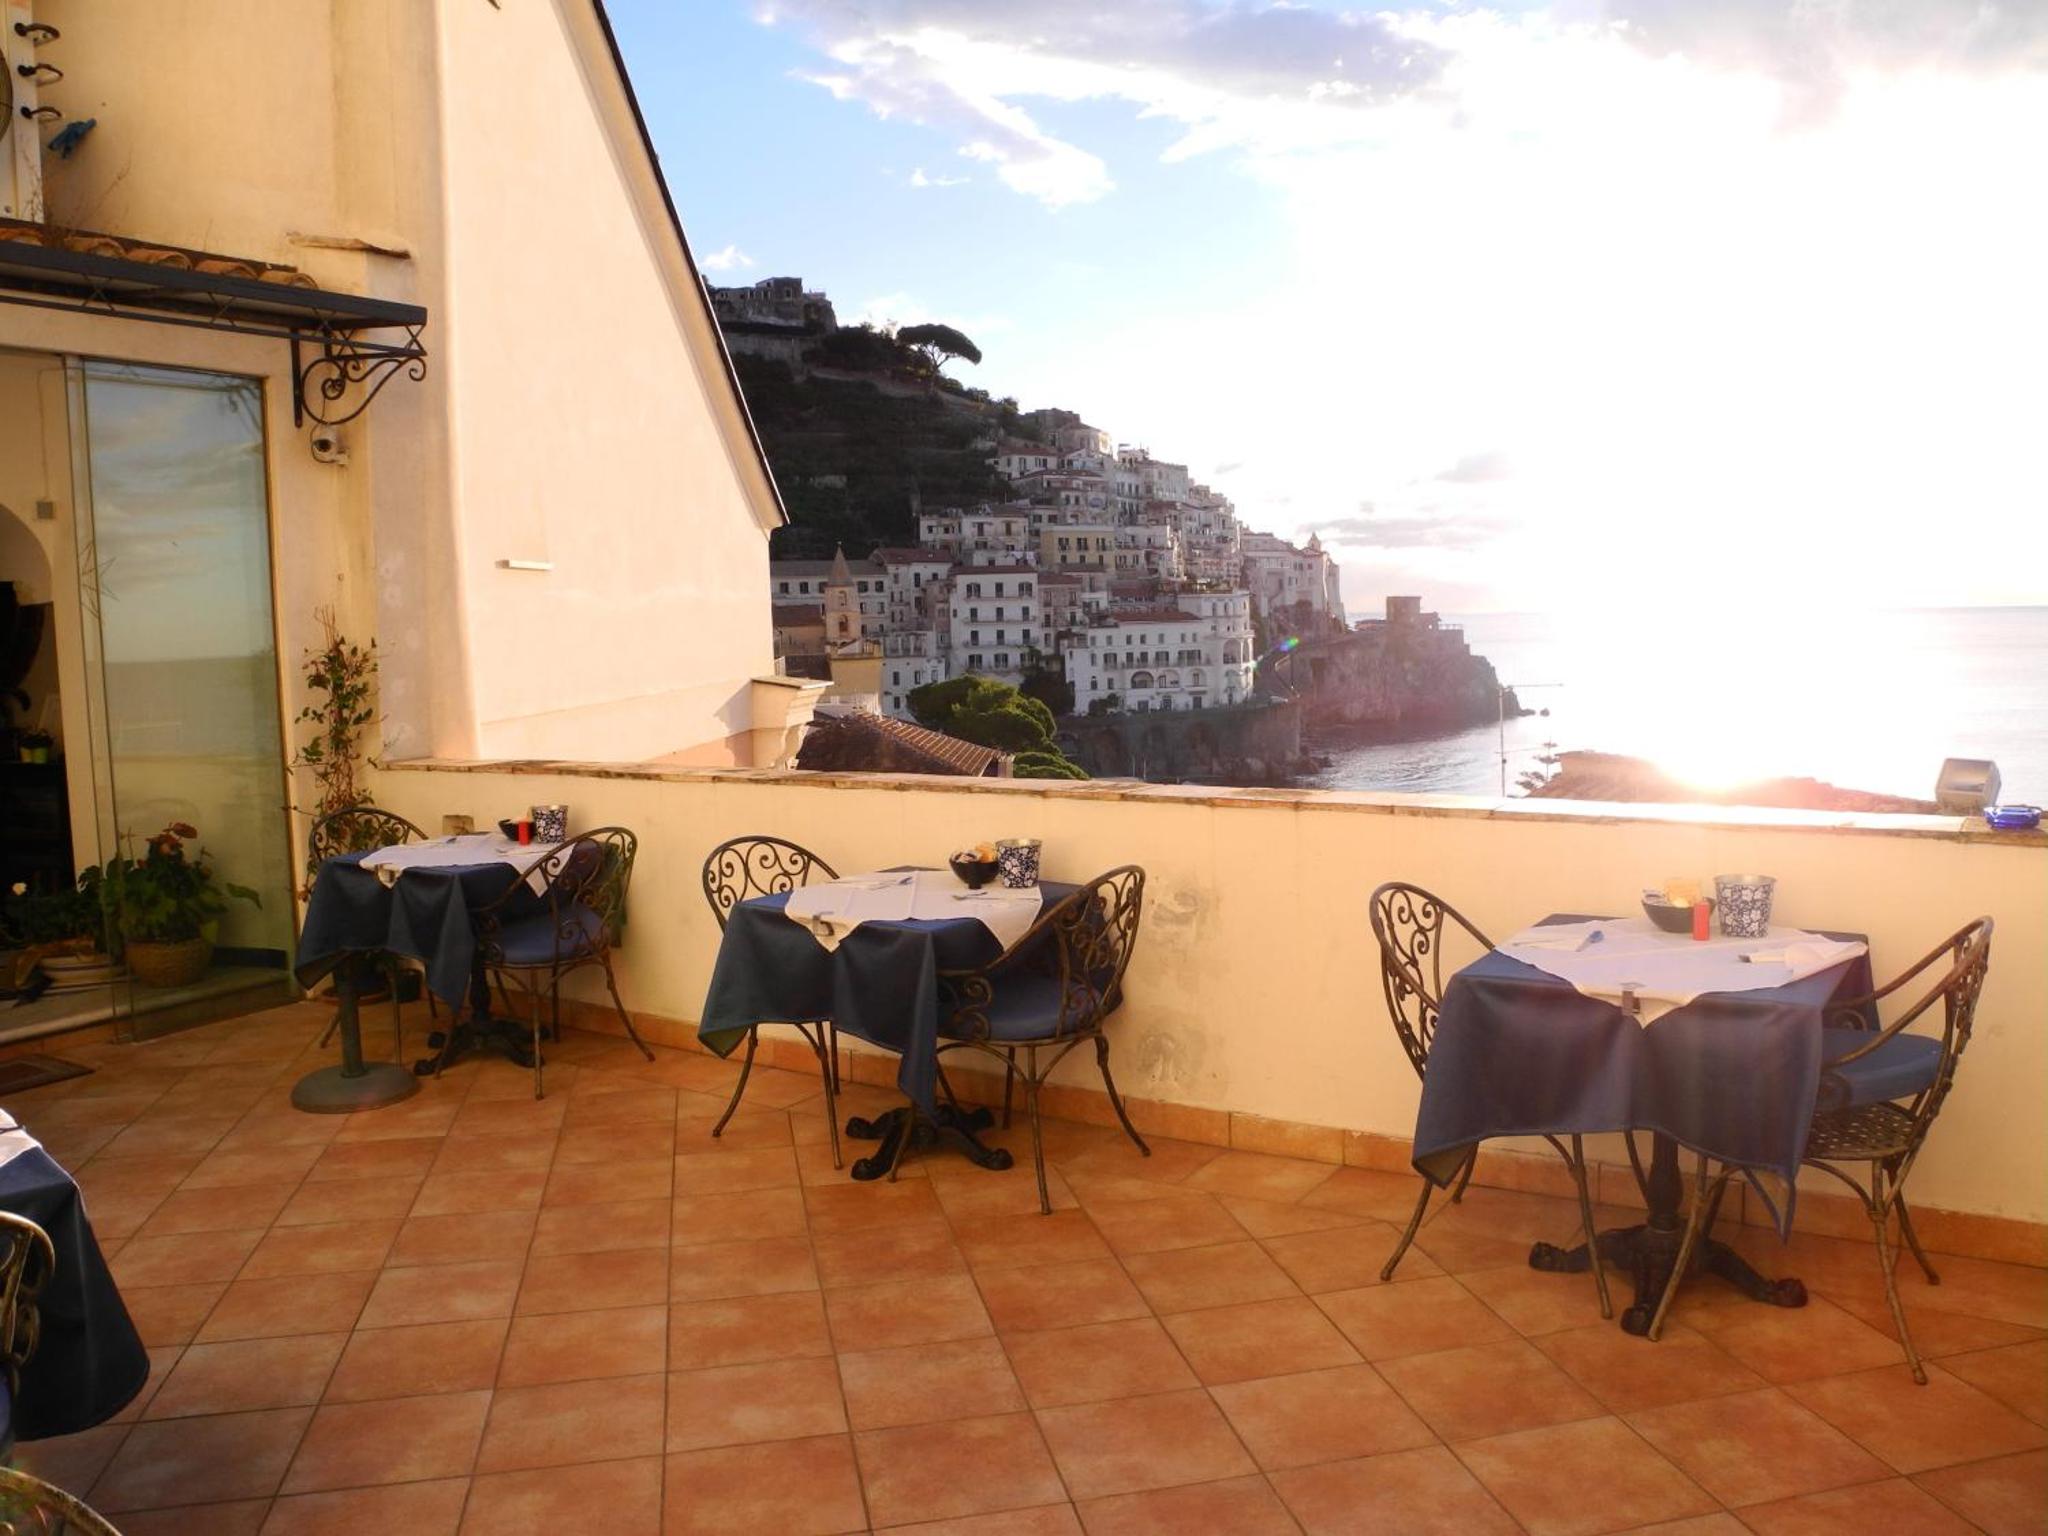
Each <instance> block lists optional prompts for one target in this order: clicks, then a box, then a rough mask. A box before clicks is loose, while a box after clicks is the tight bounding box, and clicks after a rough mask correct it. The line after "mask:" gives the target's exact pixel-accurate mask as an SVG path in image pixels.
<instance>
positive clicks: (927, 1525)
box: [883, 1504, 1085, 1536]
mask: <svg viewBox="0 0 2048 1536" xmlns="http://www.w3.org/2000/svg"><path fill="white" fill-rule="evenodd" d="M883 1531H884V1532H885V1533H886V1536H1085V1533H1084V1532H1083V1531H1082V1529H1081V1520H1080V1517H1079V1516H1078V1515H1076V1514H1075V1513H1074V1506H1073V1505H1071V1504H1041V1505H1039V1506H1037V1507H1036V1508H1035V1509H1005V1510H1000V1511H998V1512H997V1513H995V1514H992V1515H962V1516H961V1517H960V1518H959V1519H958V1520H920V1521H918V1522H917V1523H916V1524H914V1525H891V1526H886V1527H884V1528H883Z"/></svg>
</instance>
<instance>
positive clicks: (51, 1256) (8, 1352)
mask: <svg viewBox="0 0 2048 1536" xmlns="http://www.w3.org/2000/svg"><path fill="white" fill-rule="evenodd" d="M56 1267H57V1250H56V1248H55V1247H54V1246H52V1244H51V1242H50V1234H49V1233H47V1232H45V1231H44V1230H43V1229H42V1228H41V1227H39V1226H37V1225H36V1224H35V1223H34V1222H32V1221H30V1220H29V1219H28V1218H27V1217H25V1216H16V1215H14V1214H13V1213H12V1212H9V1211H0V1460H5V1459H6V1458H7V1457H8V1456H10V1455H12V1454H13V1451H14V1399H15V1397H16V1395H17V1394H18V1393H19V1392H20V1391H21V1368H22V1367H23V1366H24V1365H26V1364H27V1363H28V1360H29V1357H30V1356H31V1355H33V1354H34V1353H35V1352H36V1341H37V1339H38V1338H39V1337H40V1336H41V1332H42V1317H41V1314H40V1313H39V1312H38V1311H37V1310H36V1300H37V1298H38V1297H39V1296H40V1295H41V1294H42V1289H43V1287H44V1286H45V1285H46V1284H48V1283H49V1279H50V1275H51V1273H52V1271H54V1270H55V1269H56ZM4 1510H5V1506H4V1505H0V1513H4ZM0 1529H4V1527H0Z"/></svg>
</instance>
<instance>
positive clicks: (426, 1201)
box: [411, 1169, 547, 1216]
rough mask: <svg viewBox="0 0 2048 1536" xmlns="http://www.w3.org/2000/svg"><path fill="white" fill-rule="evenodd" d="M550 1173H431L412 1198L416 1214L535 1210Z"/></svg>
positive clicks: (533, 1171)
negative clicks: (416, 1194) (417, 1193)
mask: <svg viewBox="0 0 2048 1536" xmlns="http://www.w3.org/2000/svg"><path fill="white" fill-rule="evenodd" d="M546 1183H547V1175H546V1174H545V1173H544V1172H541V1171H540V1170H538V1169H529V1170H527V1171H525V1172H522V1173H430V1174H428V1175H427V1178H426V1182H425V1183H423V1184H421V1185H420V1192H419V1195H418V1196H417V1197H416V1198H415V1199H414V1200H413V1203H412V1211H411V1214H412V1215H414V1216H465V1215H471V1214H475V1213H477V1212H482V1211H534V1210H538V1209H540V1195H541V1190H542V1188H543V1187H544V1186H545V1185H546Z"/></svg>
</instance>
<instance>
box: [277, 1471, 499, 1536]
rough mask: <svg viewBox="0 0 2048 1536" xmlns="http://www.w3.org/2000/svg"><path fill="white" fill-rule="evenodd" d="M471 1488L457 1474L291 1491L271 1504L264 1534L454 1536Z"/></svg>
mask: <svg viewBox="0 0 2048 1536" xmlns="http://www.w3.org/2000/svg"><path fill="white" fill-rule="evenodd" d="M469 1486H470V1485H469V1480H468V1479H467V1478H460V1477H457V1478H444V1479H441V1480H439V1481H436V1482H423V1483H390V1484H386V1485H385V1486H383V1487H378V1488H343V1489H339V1490H337V1491H336V1492H333V1493H301V1494H294V1495H292V1496H291V1497H289V1498H283V1499H279V1500H278V1501H277V1502H276V1503H275V1504H273V1505H271V1506H270V1518H269V1519H268V1520H266V1521H265V1522H264V1525H263V1536H360V1533H362V1532H364V1531H394V1532H395V1531H403V1532H404V1533H405V1536H455V1532H456V1522H458V1521H459V1520H460V1519H461V1518H462V1506H463V1500H464V1498H465V1497H466V1496H467V1495H468V1493H469Z"/></svg>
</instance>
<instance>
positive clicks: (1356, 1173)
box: [1301, 1168, 1443, 1229]
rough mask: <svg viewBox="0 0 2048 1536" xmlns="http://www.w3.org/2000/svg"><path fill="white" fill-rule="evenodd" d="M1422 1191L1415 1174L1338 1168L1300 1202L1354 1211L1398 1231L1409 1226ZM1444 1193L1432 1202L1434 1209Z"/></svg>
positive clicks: (1323, 1207)
mask: <svg viewBox="0 0 2048 1536" xmlns="http://www.w3.org/2000/svg"><path fill="white" fill-rule="evenodd" d="M1421 1191H1422V1177H1421V1175H1420V1174H1414V1173H1383V1172H1381V1171H1380V1170H1379V1169H1377V1168H1339V1169H1338V1170H1337V1171H1336V1172H1335V1173H1333V1174H1331V1175H1330V1176H1329V1177H1328V1178H1327V1179H1325V1180H1323V1182H1322V1183H1320V1184H1318V1185H1317V1186H1316V1187H1315V1188H1314V1189H1312V1190H1310V1191H1309V1192H1308V1193H1307V1194H1306V1195H1304V1196H1302V1199H1301V1203H1302V1204H1303V1205H1306V1206H1311V1207H1317V1208H1320V1209H1323V1210H1332V1211H1351V1212H1354V1213H1356V1214H1357V1215H1360V1216H1371V1217H1374V1218H1375V1219H1377V1220H1380V1221H1384V1222H1390V1223H1392V1224H1393V1226H1394V1227H1396V1228H1397V1229H1398V1228H1400V1227H1404V1226H1406V1225H1407V1224H1408V1218H1409V1216H1410V1215H1411V1214H1413V1212H1414V1210H1415V1197H1416V1196H1417V1195H1418V1194H1420V1193H1421ZM1442 1198H1443V1196H1442V1195H1441V1194H1439V1195H1437V1196H1435V1197H1433V1198H1432V1199H1431V1201H1430V1206H1431V1208H1432V1209H1434V1208H1435V1206H1436V1204H1437V1201H1439V1200H1441V1199H1442Z"/></svg>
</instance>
